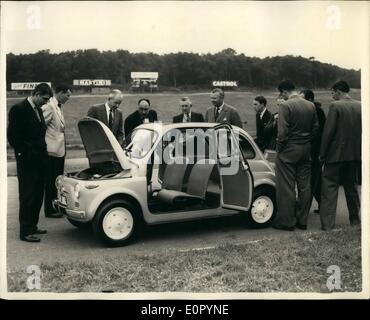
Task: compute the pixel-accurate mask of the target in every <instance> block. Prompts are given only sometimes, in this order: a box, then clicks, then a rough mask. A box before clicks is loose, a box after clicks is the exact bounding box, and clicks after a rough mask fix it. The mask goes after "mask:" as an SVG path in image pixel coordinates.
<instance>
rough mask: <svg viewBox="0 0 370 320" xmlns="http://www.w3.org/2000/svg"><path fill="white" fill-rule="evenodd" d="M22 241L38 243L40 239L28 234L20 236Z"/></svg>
mask: <svg viewBox="0 0 370 320" xmlns="http://www.w3.org/2000/svg"><path fill="white" fill-rule="evenodd" d="M20 238H21V240H22V241H27V242H40V241H41V240H40V238H39V237H37V236H35V235H33V234H29V235H27V236H21V237H20Z"/></svg>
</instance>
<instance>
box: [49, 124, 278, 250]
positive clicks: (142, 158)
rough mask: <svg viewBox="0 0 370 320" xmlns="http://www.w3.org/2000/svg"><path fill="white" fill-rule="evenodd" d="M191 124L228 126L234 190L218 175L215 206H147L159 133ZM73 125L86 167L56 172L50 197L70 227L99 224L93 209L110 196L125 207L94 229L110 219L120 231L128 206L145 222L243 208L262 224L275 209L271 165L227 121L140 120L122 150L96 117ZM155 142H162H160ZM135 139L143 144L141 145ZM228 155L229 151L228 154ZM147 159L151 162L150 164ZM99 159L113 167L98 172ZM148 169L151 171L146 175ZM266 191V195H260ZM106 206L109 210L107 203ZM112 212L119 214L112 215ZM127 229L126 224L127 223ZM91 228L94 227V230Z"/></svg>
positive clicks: (156, 181) (159, 179) (155, 182)
mask: <svg viewBox="0 0 370 320" xmlns="http://www.w3.org/2000/svg"><path fill="white" fill-rule="evenodd" d="M215 128H216V129H215ZM197 129H200V130H202V131H205V132H206V131H207V130H224V131H225V132H229V135H230V132H231V131H232V134H231V136H232V138H231V139H234V140H232V141H234V142H230V145H231V144H233V143H234V144H235V142H236V141H237V140H239V142H238V144H239V147H240V149H239V151H240V155H239V157H240V159H241V160H239V161H240V166H239V169H238V170H239V171H238V174H237V175H239V177H238V178H237V179H238V181H237V182H238V183H237V184H238V186H237V192H235V190H233V191H230V192H228V190H230V188H231V189H233V188H235V184H234V183H233V176H232V175H231V176H223V175H221V174H220V175H219V179H220V183H219V185H218V187H216V189H217V190H219V191H216V193H217V192H219V193H220V195H219V198H220V201H219V205H217V204H216V205H213V206H212V207H211V208H210V207H204V208H203V207H199V206H194V208H193V207H190V208H193V209H191V210H186V211H184V210H183V208H180V209H176V208H175V207H173V208H172V207H170V208H171V210H166V208H168V206H167V207H166V206H164V209H161V206H160V204H159V206H158V205H157V207H156V208H159V211H158V210H153V209H151V208H150V205H149V203H150V202H152V201H154V202H155V201H156V198H155V195H156V193H157V192H160V191H161V189H162V183H163V172H162V174H160V173H159V171H160V164H159V165H158V164H157V163H156V160H157V158H158V155H157V154H158V152H164V151H163V143H164V142H163V141H164V137H165V136H166V135H168V133H172V132H178V131H179V132H182V133H183V132H186V130H190V131H191V130H197ZM79 130H80V134H81V138H82V141H83V143H84V147H85V150H86V155H87V158H88V159H89V163H90V168H88V169H85V170H82V171H80V172H73V173H69V174H65V175H63V176H59V177H58V178H57V180H56V186H57V190H58V198H57V199H56V200H55V202H54V204H55V207H56V208H58V210H59V211H60V212H62V213H63V214H64V215H65V216H66V217H67V218H68V220H69V221H70V222H71V223H72V224H74V225H75V226H78V227H81V226H84V225H89V224H90V223H93V224H94V223H95V224H96V225H98V224H99V223H97V222H94V219H95V220H96V219H98V218H97V217H96V216H97V213H99V214H102V213H100V211H101V210H103V209H104V208H103V207H104V206H107V205H108V204H109V203H111V202H112V201H113V202H117V201H118V202H119V201H120V200H123V201H125V203H129V205H128V207H129V209H130V208H131V209H130V210H127V212H126V211H125V212H123V213H122V212H118V211H117V212H115V213H112V217H111V218H106V217H105V218H102V220H101V222H100V227H99V226H96V227H95V229H96V230H98V229H99V228H100V231H101V230H103V229H104V228H110V229H111V228H113V227H112V226H111V225H109V224H110V223H112V224H116V226H115V228H116V229H115V230H116V232H121V233H122V232H123V234H125V232H124V231H120V229H119V227H117V225H122V224H124V221H129V222H130V223H133V221H132V220H133V217H131V214H132V212H131V211H135V215H137V216H140V220H141V221H143V222H145V223H146V224H159V223H169V222H176V221H186V220H196V219H202V218H212V217H218V216H227V215H234V214H238V213H241V212H242V213H243V212H244V213H246V212H249V213H248V214H249V215H250V216H252V222H254V224H255V225H259V224H260V225H266V224H268V223H269V222H270V221H271V219H272V217H273V215H274V213H275V211H276V209H275V204H274V201H275V200H274V197H275V174H274V170H273V168H272V167H271V165H270V164H269V162H268V161H266V159H265V158H264V156H263V154H262V152H261V151H260V150H259V148H258V147H257V145H256V144H255V142H254V141H253V139H252V137H251V136H250V135H249V134H248V133H247V132H245V131H244V130H243V129H240V128H237V127H231V126H230V125H227V124H221V125H220V124H212V123H177V124H164V125H163V124H161V123H154V124H153V123H149V124H143V125H141V126H139V127H138V128H136V129H135V130H134V132H133V133H132V135H131V137H133V139H132V141H131V142H130V143H129V144H128V146H127V147H128V148H127V149H123V148H122V146H120V145H119V143H118V141H117V140H116V139H115V137H114V135H113V134H112V132H111V131H110V130H109V128H108V127H106V126H105V125H104V124H103V123H101V122H100V121H98V120H95V119H92V118H85V119H82V120H81V121H80V122H79ZM139 130H141V131H139ZM144 130H146V131H144ZM146 135H147V136H146ZM135 137H139V138H140V137H141V139H142V140H141V141H139V140H138V139H139V138H137V141H135ZM142 137H146V138H147V141H150V143H149V144H148V142H146V143H143V142H142V141H143V138H142ZM230 141H231V140H230ZM135 143H136V145H135ZM160 143H162V144H161V145H160ZM141 144H143V145H145V148H143V147H142V145H141ZM136 146H140V148H141V149H143V150H139V151H135V150H136V149H135V148H136ZM130 148H131V149H130ZM243 148H244V150H243ZM144 149H145V150H144ZM158 150H162V151H158ZM216 153H217V152H216ZM217 154H218V153H217ZM217 157H220V156H217ZM228 157H231V156H230V155H228ZM246 158H248V159H246ZM153 160H154V161H153ZM217 161H218V160H217V159H216V162H217ZM153 162H154V165H151V164H152V163H153ZM102 163H111V164H112V168H113V169H112V170H110V169H108V171H107V172H103V173H102V172H100V171H99V170H100V169H99V170H97V169H96V168H98V167H99V165H100V164H102ZM220 166H221V165H220V164H219V163H216V167H217V168H218V169H217V172H219V173H220V172H222V168H221V167H220ZM220 168H221V169H220ZM164 170H166V168H165V169H164ZM110 171H112V172H110ZM149 171H150V172H151V174H150V176H149V177H148V172H149ZM237 175H235V176H237ZM149 180H150V181H149ZM207 184H208V182H207ZM226 186H230V187H226ZM262 189H263V190H264V193H263V192H261V191H259V192H258V194H257V196H260V202H258V203H255V202H254V201H255V200H256V197H255V194H256V190H262ZM207 191H208V190H207ZM266 191H267V195H268V197H267V198H268V199H266ZM261 201H262V202H261ZM258 205H260V207H258ZM123 206H124V205H123ZM108 207H109V205H108ZM267 207H270V208H267ZM102 208H103V209H102ZM253 208H254V209H253ZM108 209H109V210H112V208H108ZM108 209H104V210H108ZM253 210H254V211H255V213H254V214H252V213H253V212H252V213H251V211H253ZM261 210H262V211H261ZM117 216H119V217H120V218H116V217H117ZM136 218H137V217H135V219H136ZM117 219H118V220H117ZM127 219H128V220H127ZM108 225H109V226H108ZM131 227H132V226H131ZM101 228H102V229H101ZM117 228H118V229H117ZM127 228H128V229H130V226H129V227H127ZM117 230H118V231H117ZM97 233H99V232H98V231H97ZM108 233H109V232H108ZM130 237H131V230H130V234H127V235H126V236H125V237H124V238H122V239H120V238H119V236H117V235H116V234H113V233H112V236H111V237H110V236H109V234H108V238H107V237H106V235H105V237H103V238H105V240H107V241H105V242H106V243H108V244H110V245H116V244H117V245H123V244H125V243H126V242H128V241H126V240H128V239H129V238H130ZM103 240H104V239H103ZM115 243H116V244H115Z"/></svg>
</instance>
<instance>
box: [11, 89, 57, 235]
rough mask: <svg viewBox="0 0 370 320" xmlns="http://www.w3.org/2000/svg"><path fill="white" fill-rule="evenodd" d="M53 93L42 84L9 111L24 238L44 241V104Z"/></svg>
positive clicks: (45, 157)
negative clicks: (41, 221) (41, 222)
mask: <svg viewBox="0 0 370 320" xmlns="http://www.w3.org/2000/svg"><path fill="white" fill-rule="evenodd" d="M52 96H53V92H52V91H51V89H50V87H49V86H48V84H46V83H40V84H38V85H37V86H36V87H35V89H34V90H33V92H32V96H30V97H28V98H27V99H25V100H23V101H21V102H19V103H17V104H15V105H14V106H13V107H12V108H11V109H10V111H9V121H8V132H7V136H8V141H9V143H10V145H11V146H12V147H13V148H14V151H15V159H16V161H17V176H18V188H19V222H20V239H21V240H23V241H27V242H40V238H39V237H38V236H37V235H38V234H44V233H46V230H41V229H38V227H37V224H38V220H39V214H40V209H41V206H42V201H43V194H44V178H45V177H44V171H45V167H46V165H47V157H48V153H47V149H46V143H45V132H46V125H45V119H44V116H43V114H42V110H41V106H42V105H44V104H45V103H47V102H48V101H49V99H50V97H52Z"/></svg>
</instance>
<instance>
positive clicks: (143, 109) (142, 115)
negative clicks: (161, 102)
mask: <svg viewBox="0 0 370 320" xmlns="http://www.w3.org/2000/svg"><path fill="white" fill-rule="evenodd" d="M137 104H138V110H136V111H135V112H133V113H131V114H130V115H129V116H128V117H127V118H126V120H125V125H124V127H125V137H127V136H128V135H129V134H130V133H131V132H132V131H133V130H134V129H135V128H136V127H138V126H140V125H141V124H143V123H149V122H154V121H157V120H158V117H157V112H156V111H155V110H151V109H150V100H149V99H145V98H142V99H140V100H139V101H138V103H137Z"/></svg>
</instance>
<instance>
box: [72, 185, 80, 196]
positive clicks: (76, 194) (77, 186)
mask: <svg viewBox="0 0 370 320" xmlns="http://www.w3.org/2000/svg"><path fill="white" fill-rule="evenodd" d="M80 190H81V188H80V185H79V184H78V183H77V184H76V185H75V187H74V190H73V191H74V195H75V198H76V199H78V198H79V197H80Z"/></svg>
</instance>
